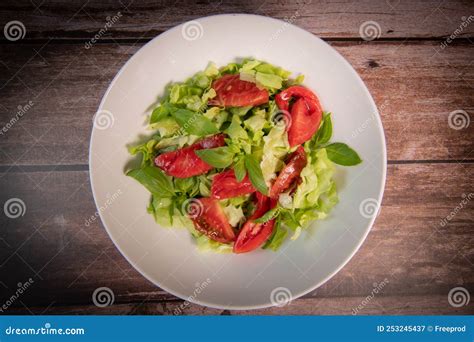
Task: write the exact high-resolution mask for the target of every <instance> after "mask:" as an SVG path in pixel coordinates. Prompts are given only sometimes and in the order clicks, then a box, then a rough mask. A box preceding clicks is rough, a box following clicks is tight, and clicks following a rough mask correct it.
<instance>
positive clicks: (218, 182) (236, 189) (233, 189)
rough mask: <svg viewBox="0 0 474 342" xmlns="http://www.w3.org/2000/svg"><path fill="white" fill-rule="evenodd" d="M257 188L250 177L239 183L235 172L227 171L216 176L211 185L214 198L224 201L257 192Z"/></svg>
mask: <svg viewBox="0 0 474 342" xmlns="http://www.w3.org/2000/svg"><path fill="white" fill-rule="evenodd" d="M255 191H256V190H255V188H254V186H253V185H252V183H251V182H250V179H249V177H248V175H246V176H245V178H244V179H243V180H242V182H239V181H237V179H236V178H235V173H234V170H227V171H224V172H221V173H219V174H217V175H215V176H214V178H213V179H212V185H211V194H212V197H213V198H217V199H224V198H231V197H238V196H242V195H247V194H251V193H253V192H255Z"/></svg>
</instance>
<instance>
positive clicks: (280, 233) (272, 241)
mask: <svg viewBox="0 0 474 342" xmlns="http://www.w3.org/2000/svg"><path fill="white" fill-rule="evenodd" d="M287 233H288V231H287V230H286V229H285V228H284V227H283V226H282V224H281V221H279V220H278V221H277V222H276V224H275V229H273V234H272V236H270V238H269V239H268V240H267V242H265V244H264V245H263V247H262V248H263V249H268V248H269V249H271V250H273V251H277V250H278V248H280V246H281V245H282V243H283V242H284V241H285V238H286V235H287Z"/></svg>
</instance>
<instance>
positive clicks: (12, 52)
mask: <svg viewBox="0 0 474 342" xmlns="http://www.w3.org/2000/svg"><path fill="white" fill-rule="evenodd" d="M118 12H120V15H121V16H120V18H119V20H117V21H116V22H115V23H114V24H113V25H112V26H111V27H107V30H104V27H105V25H106V23H107V21H110V19H111V18H112V17H113V16H114V15H117V14H118ZM473 12H474V3H473V2H472V1H442V0H427V1H398V0H387V1H377V0H366V1H355V0H351V1H342V2H341V1H329V2H327V1H322V0H297V1H282V0H256V1H252V0H244V1H222V0H203V1H183V0H177V1H172V0H163V1H150V0H146V1H139V0H134V1H119V2H116V1H112V0H105V1H100V2H98V1H87V0H81V1H79V0H78V1H66V0H55V1H29V0H18V1H3V2H1V3H0V24H1V27H4V26H5V24H7V23H8V22H10V21H12V20H20V21H21V22H22V23H23V24H24V25H25V28H26V35H25V37H24V39H22V40H19V41H15V42H11V41H8V40H7V39H6V38H5V37H4V35H2V36H1V37H0V99H1V101H0V128H2V127H5V125H6V124H7V123H8V122H10V120H11V119H12V118H14V117H17V116H18V113H19V112H21V110H20V109H19V108H18V106H22V107H23V108H25V106H26V105H27V104H29V103H30V101H31V103H32V107H31V108H30V109H29V110H27V111H26V112H25V113H24V114H22V115H20V117H19V120H18V121H17V122H15V123H14V124H13V126H12V127H11V128H9V129H8V131H7V132H4V134H1V133H0V189H1V190H0V203H1V204H2V205H3V203H4V202H5V201H6V200H7V199H9V198H13V197H15V198H20V199H22V200H23V201H24V202H25V205H26V213H25V215H24V216H22V217H20V218H18V219H8V218H7V217H6V216H4V215H1V216H0V227H1V229H0V304H3V303H7V301H8V300H10V299H11V296H12V294H14V293H15V291H16V289H17V286H18V283H22V284H24V283H25V282H26V281H28V279H29V278H30V277H31V278H32V279H33V280H34V283H33V284H32V286H31V287H30V288H29V289H28V290H27V291H26V292H25V293H24V294H23V295H22V296H21V297H20V298H19V299H18V300H14V301H13V302H12V304H11V307H9V308H8V309H7V310H6V311H5V312H1V311H0V314H4V313H6V314H33V313H34V314H40V313H43V314H155V315H172V314H183V315H203V314H205V315H210V314H212V315H242V314H243V315H248V314H257V315H268V314H270V315H281V314H288V315H297V314H308V315H315V314H317V315H327V314H352V313H353V310H354V309H355V308H357V307H358V306H360V305H362V307H361V308H360V309H358V310H359V311H358V314H361V315H365V314H415V315H416V314H471V315H472V314H474V301H473V300H472V298H471V302H470V304H469V305H466V306H462V307H460V308H454V307H452V306H451V305H449V303H448V301H447V298H448V292H449V290H450V289H452V288H453V287H456V286H463V287H465V288H466V289H468V291H469V292H470V294H471V297H472V295H473V294H474V272H473V269H474V248H473V246H474V215H473V214H474V205H473V201H472V199H471V200H468V201H467V203H466V204H462V203H464V202H463V200H465V199H466V198H472V196H473V195H472V194H473V193H474V174H473V171H474V163H472V162H473V160H474V154H473V153H472V152H473V150H474V139H473V137H474V125H473V124H472V123H471V124H470V125H469V126H468V127H466V128H464V129H459V130H456V129H452V128H450V126H449V124H448V117H449V114H450V113H451V112H453V111H456V110H464V111H466V112H467V116H468V118H469V119H472V116H473V113H474V112H473V109H474V92H473V91H472V84H473V78H474V69H473V67H472V55H473V45H472V40H473V37H474V35H473V34H474V24H473V23H472V22H471V23H470V24H469V25H468V26H467V27H463V26H462V25H463V24H462V23H463V22H466V19H467V18H470V16H472V15H473ZM219 13H253V14H259V15H264V16H271V17H275V18H279V19H283V20H286V21H289V22H292V23H294V24H296V25H298V26H300V27H302V28H304V29H306V30H308V31H310V32H312V33H313V34H315V35H317V36H320V37H322V38H325V39H326V40H328V41H329V43H330V44H331V45H332V46H333V47H334V48H336V49H337V50H338V51H339V52H340V53H341V54H342V55H343V56H344V57H345V58H346V59H347V60H348V61H349V62H350V63H351V64H352V65H353V66H354V68H355V69H356V70H357V72H358V73H359V74H360V75H361V77H362V79H363V80H364V82H365V83H366V85H367V86H368V88H369V90H370V91H371V93H372V95H373V97H374V99H375V102H376V103H377V105H378V107H379V110H380V112H381V116H382V121H383V124H384V129H385V136H386V139H387V147H388V158H389V163H390V164H391V165H389V167H388V175H387V176H388V178H387V184H386V191H385V196H384V200H383V206H382V210H381V212H380V215H379V216H378V218H377V220H376V223H375V225H374V227H373V229H372V231H371V233H370V234H369V236H368V238H367V240H366V241H365V243H364V244H363V246H362V248H361V249H360V251H359V252H358V253H357V254H356V255H355V256H354V258H353V259H352V260H351V261H350V262H349V263H348V264H347V265H346V266H345V267H344V268H343V269H342V270H341V271H340V272H339V273H337V274H336V275H335V276H334V277H333V278H332V279H331V280H330V281H328V282H327V283H326V284H324V285H323V286H321V287H320V288H318V289H317V290H315V291H313V292H312V293H310V294H308V295H307V296H305V297H304V298H300V299H297V300H294V301H292V302H291V303H290V304H289V305H286V306H284V307H282V308H271V309H264V310H256V311H228V310H216V309H210V308H205V307H202V306H198V305H194V304H186V303H185V302H183V301H182V300H180V299H178V298H176V297H174V296H172V295H170V294H168V293H167V292H166V291H163V290H161V289H159V288H157V287H155V286H154V285H153V284H151V283H150V282H148V281H147V280H146V279H145V278H143V277H142V276H141V275H140V274H139V273H138V272H137V271H136V270H135V269H134V268H133V267H132V266H131V265H130V264H129V263H128V262H127V261H126V260H125V259H124V258H123V256H121V255H120V253H119V252H118V251H117V249H116V247H115V246H114V245H113V243H112V241H111V240H110V238H109V237H108V235H107V234H106V232H105V230H104V229H103V227H102V225H101V223H100V222H99V221H97V220H96V221H94V222H92V223H91V224H90V225H87V224H86V220H87V219H89V218H90V217H92V216H93V215H94V213H95V211H96V208H95V205H94V203H93V198H92V194H91V190H90V183H89V174H88V172H87V163H88V158H87V155H88V147H89V137H90V132H91V128H92V117H93V115H94V113H95V111H96V109H97V107H98V104H99V102H100V99H101V98H102V96H103V94H104V93H105V91H106V89H107V87H108V85H109V83H110V82H111V80H112V78H113V77H114V76H115V74H116V73H117V72H118V70H119V69H120V68H121V66H122V65H123V64H124V63H125V62H126V61H127V60H128V59H129V58H130V57H131V56H132V55H133V54H134V53H135V52H136V51H137V50H138V49H139V48H140V47H141V46H143V45H144V44H145V43H146V42H147V41H149V40H150V39H151V38H154V37H155V36H157V35H158V34H160V33H162V32H163V31H165V30H167V29H169V28H170V27H173V26H175V25H177V24H180V23H182V22H184V21H187V20H193V19H196V18H198V17H202V16H207V15H212V14H219ZM469 20H471V19H469ZM368 21H374V22H375V23H376V24H375V25H378V26H379V27H380V30H379V31H378V32H379V33H380V38H379V39H378V40H375V41H370V42H365V41H364V40H363V39H362V37H361V34H360V32H359V31H360V28H361V25H362V24H363V23H365V22H368ZM204 30H205V28H204ZM456 30H457V31H456ZM97 34H99V35H100V37H101V38H100V39H99V42H98V43H97V44H95V45H93V46H92V48H90V49H85V47H84V44H85V43H86V42H87V41H89V40H90V39H91V38H92V37H94V36H96V35H97ZM204 34H205V31H204ZM452 34H455V35H456V39H455V40H454V41H453V42H452V43H450V44H449V45H447V47H445V48H442V44H443V42H446V38H447V37H449V36H450V35H452ZM159 91H160V90H159V89H157V92H159ZM369 124H370V123H369ZM363 125H364V123H361V127H362V126H363ZM348 139H350V137H348ZM124 143H125V142H124ZM461 204H462V205H461ZM144 210H145V208H144ZM454 213H455V214H454ZM451 216H452V218H451ZM447 217H450V218H451V219H450V220H446V218H447ZM443 220H446V221H443ZM382 281H386V286H384V287H383V289H382V290H381V291H380V293H379V294H377V295H376V296H374V297H373V298H370V299H369V300H368V299H367V298H368V297H367V296H370V295H371V293H372V291H373V289H374V284H375V283H380V282H382ZM101 286H107V287H109V288H111V289H112V290H113V291H114V294H115V303H114V305H112V306H109V307H105V308H98V307H96V306H95V305H93V303H92V298H91V297H92V293H93V291H94V290H95V289H96V288H98V287H101Z"/></svg>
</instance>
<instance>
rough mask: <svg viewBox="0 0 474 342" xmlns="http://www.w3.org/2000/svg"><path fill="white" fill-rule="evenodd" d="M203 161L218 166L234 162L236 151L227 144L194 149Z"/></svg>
mask: <svg viewBox="0 0 474 342" xmlns="http://www.w3.org/2000/svg"><path fill="white" fill-rule="evenodd" d="M194 152H195V153H196V154H197V156H198V157H199V158H201V159H202V160H203V161H205V162H206V163H208V164H209V165H212V166H214V167H217V168H225V167H227V166H229V165H230V164H232V160H233V159H234V153H233V152H232V151H231V150H230V149H229V147H227V146H223V147H216V148H210V149H204V150H196V151H194Z"/></svg>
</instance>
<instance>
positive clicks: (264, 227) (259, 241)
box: [233, 220, 275, 254]
mask: <svg viewBox="0 0 474 342" xmlns="http://www.w3.org/2000/svg"><path fill="white" fill-rule="evenodd" d="M274 226H275V220H270V221H267V222H265V223H255V222H253V221H251V220H249V221H247V222H245V224H244V226H243V227H242V230H241V231H240V233H239V236H238V237H237V241H235V243H234V249H233V251H234V253H237V254H239V253H247V252H250V251H253V250H254V249H257V248H258V247H260V246H261V245H263V244H264V243H265V241H267V239H268V238H269V237H270V236H271V235H272V232H273V227H274Z"/></svg>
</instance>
